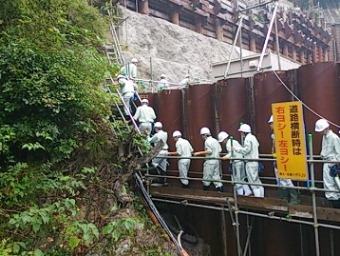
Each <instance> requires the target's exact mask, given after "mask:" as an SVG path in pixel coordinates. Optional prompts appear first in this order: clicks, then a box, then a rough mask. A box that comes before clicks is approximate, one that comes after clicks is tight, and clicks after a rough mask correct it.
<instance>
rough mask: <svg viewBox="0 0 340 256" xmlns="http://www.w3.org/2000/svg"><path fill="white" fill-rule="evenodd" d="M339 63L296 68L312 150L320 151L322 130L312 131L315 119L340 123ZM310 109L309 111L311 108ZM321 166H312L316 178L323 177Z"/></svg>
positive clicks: (317, 152) (332, 127) (335, 130)
mask: <svg viewBox="0 0 340 256" xmlns="http://www.w3.org/2000/svg"><path fill="white" fill-rule="evenodd" d="M339 74H340V73H339V64H336V63H333V62H325V63H317V64H313V65H305V66H302V67H300V68H299V70H298V77H299V82H298V84H299V91H300V92H301V93H300V98H301V100H302V102H303V103H304V104H306V105H307V106H308V108H309V109H307V108H306V107H304V118H305V126H306V133H311V134H313V138H314V139H313V151H314V154H319V153H320V151H321V140H322V134H320V133H316V132H315V131H314V126H315V121H316V120H318V119H319V118H320V117H319V116H317V115H316V114H315V113H313V112H312V111H315V112H316V113H317V114H318V115H321V116H323V117H324V118H326V119H327V120H329V121H331V122H333V123H335V124H337V125H339V124H340V115H339V109H340V100H339V95H340V87H339V83H340V80H339ZM311 110H312V111H311ZM331 129H333V130H334V132H335V133H338V128H335V127H334V126H333V125H331ZM321 168H322V166H321V165H316V166H315V178H316V179H319V180H320V179H322V169H321Z"/></svg>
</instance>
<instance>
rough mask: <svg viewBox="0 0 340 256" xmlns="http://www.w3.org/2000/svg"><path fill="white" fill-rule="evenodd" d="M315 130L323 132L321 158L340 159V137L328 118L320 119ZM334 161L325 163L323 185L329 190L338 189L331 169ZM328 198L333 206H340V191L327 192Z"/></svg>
mask: <svg viewBox="0 0 340 256" xmlns="http://www.w3.org/2000/svg"><path fill="white" fill-rule="evenodd" d="M315 131H316V132H320V133H322V135H323V136H322V148H321V153H320V155H321V158H322V159H323V160H326V161H340V139H339V137H338V135H336V134H335V133H334V132H333V131H332V130H331V129H330V128H329V123H328V121H327V120H326V119H319V120H317V121H316V122H315ZM334 165H335V164H334V163H324V164H323V186H324V188H325V189H327V190H337V191H339V188H338V187H337V185H336V182H335V180H334V178H333V177H332V176H331V175H330V169H331V167H332V166H334ZM325 196H326V198H327V199H328V200H329V202H330V203H331V204H332V206H333V208H340V193H339V192H328V191H327V192H325Z"/></svg>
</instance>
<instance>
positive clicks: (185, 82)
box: [178, 74, 190, 89]
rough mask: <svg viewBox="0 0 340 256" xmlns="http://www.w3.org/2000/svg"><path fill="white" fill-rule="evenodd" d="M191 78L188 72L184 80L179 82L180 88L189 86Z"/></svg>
mask: <svg viewBox="0 0 340 256" xmlns="http://www.w3.org/2000/svg"><path fill="white" fill-rule="evenodd" d="M189 78H190V75H189V74H187V75H186V76H185V78H184V79H183V80H182V81H180V82H179V84H178V85H179V89H183V88H186V87H188V86H189Z"/></svg>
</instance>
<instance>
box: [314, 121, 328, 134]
mask: <svg viewBox="0 0 340 256" xmlns="http://www.w3.org/2000/svg"><path fill="white" fill-rule="evenodd" d="M328 127H329V123H328V121H327V120H326V119H319V120H318V121H316V122H315V131H316V132H322V131H324V130H325V129H327V128H328Z"/></svg>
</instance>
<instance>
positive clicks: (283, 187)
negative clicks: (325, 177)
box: [268, 115, 300, 205]
mask: <svg viewBox="0 0 340 256" xmlns="http://www.w3.org/2000/svg"><path fill="white" fill-rule="evenodd" d="M268 124H269V126H270V129H271V131H272V134H271V139H272V154H273V156H274V158H276V150H275V135H274V133H273V131H274V126H273V125H274V118H273V116H272V115H271V116H270V118H269V120H268ZM273 163H274V173H275V177H276V180H277V185H279V196H280V198H281V199H285V200H287V201H288V204H290V205H294V204H300V198H299V193H298V191H297V190H296V189H294V187H295V186H294V183H293V182H292V180H291V179H280V178H279V177H278V171H277V167H276V162H273Z"/></svg>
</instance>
